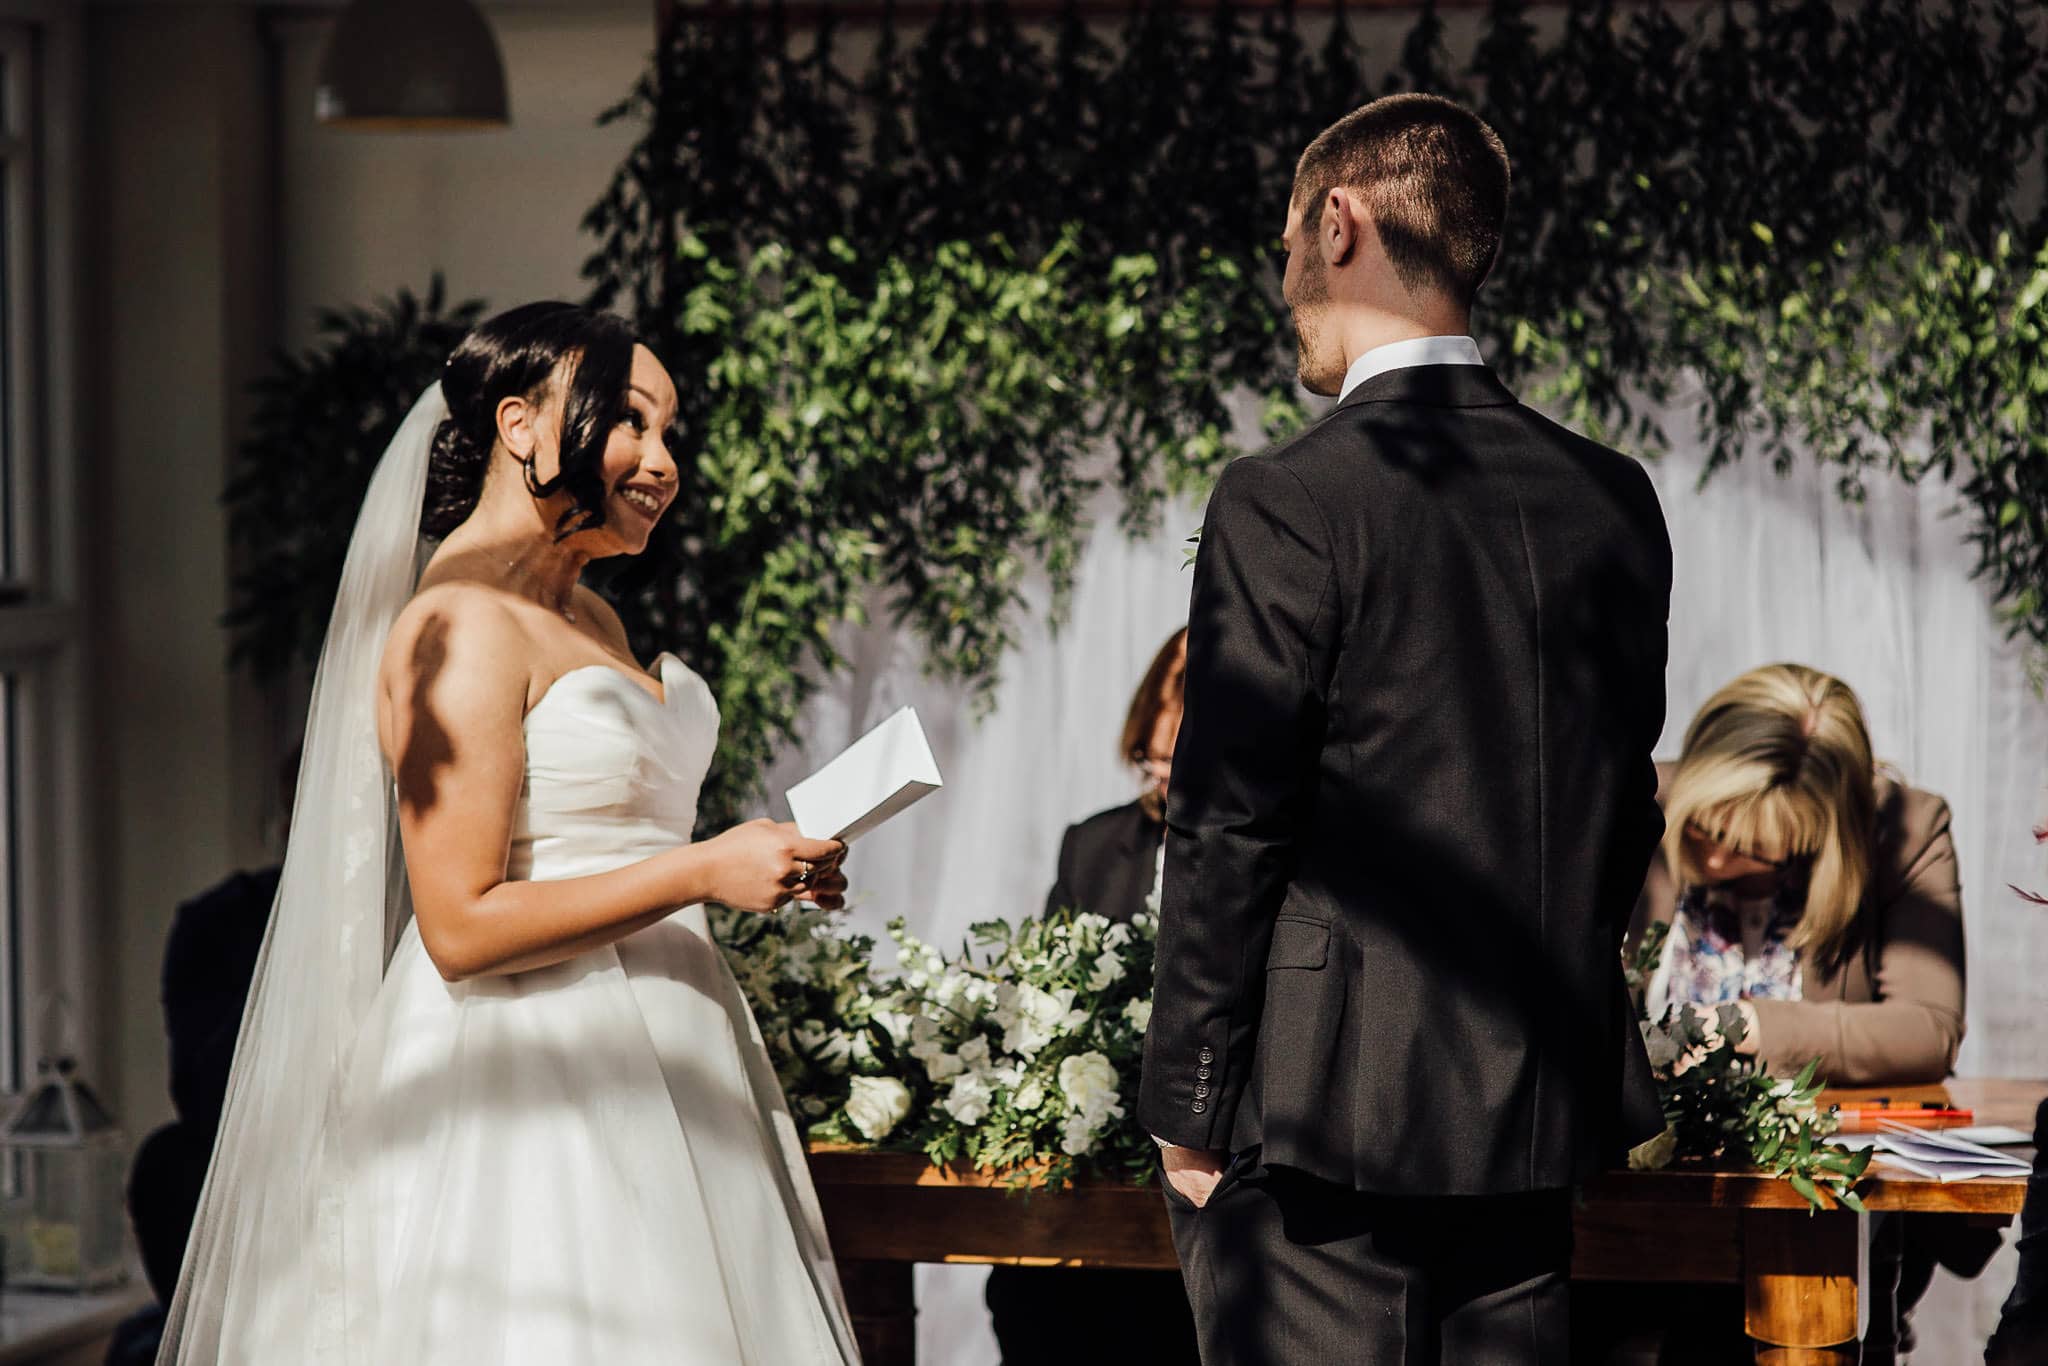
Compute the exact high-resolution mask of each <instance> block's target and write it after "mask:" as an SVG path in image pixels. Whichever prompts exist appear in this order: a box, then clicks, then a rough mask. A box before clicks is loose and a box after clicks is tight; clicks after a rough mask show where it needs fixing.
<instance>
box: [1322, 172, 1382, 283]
mask: <svg viewBox="0 0 2048 1366" xmlns="http://www.w3.org/2000/svg"><path fill="white" fill-rule="evenodd" d="M1318 229H1319V230H1318V231H1317V233H1316V246H1317V248H1318V250H1320V251H1321V252H1322V254H1323V264H1324V265H1325V266H1330V267H1341V266H1347V265H1350V264H1351V262H1352V261H1353V260H1354V259H1356V257H1357V255H1358V249H1359V247H1360V245H1361V237H1362V235H1363V234H1364V233H1365V232H1367V231H1368V230H1369V229H1368V227H1367V224H1366V219H1365V211H1364V206H1363V205H1361V204H1360V203H1359V202H1358V199H1357V198H1356V196H1354V195H1353V194H1352V193H1351V191H1349V190H1347V189H1345V188H1344V187H1343V186H1341V185H1338V186H1334V187H1332V188H1331V190H1330V192H1329V195H1328V197H1326V198H1325V199H1324V200H1323V215H1322V222H1321V223H1320V224H1319V225H1318Z"/></svg>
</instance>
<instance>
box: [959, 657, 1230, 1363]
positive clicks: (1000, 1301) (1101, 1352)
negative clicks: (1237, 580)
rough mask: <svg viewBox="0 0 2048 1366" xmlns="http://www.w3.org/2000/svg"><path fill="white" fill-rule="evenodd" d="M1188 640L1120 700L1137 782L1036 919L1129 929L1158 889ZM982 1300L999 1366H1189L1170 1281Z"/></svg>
mask: <svg viewBox="0 0 2048 1366" xmlns="http://www.w3.org/2000/svg"><path fill="white" fill-rule="evenodd" d="M1186 666H1187V631H1186V630H1185V629H1182V630H1179V631H1175V632H1174V633H1173V635H1172V637H1171V638H1169V639H1168V640H1167V642H1166V644H1165V645H1163V646H1161V647H1160V649H1159V653H1158V654H1157V655H1155V656H1154V657H1153V660H1152V666H1151V667H1150V668H1149V669H1147V670H1146V671H1145V677H1144V680H1143V681H1142V682H1140V683H1139V684H1138V690H1137V692H1136V693H1135V694H1133V696H1132V697H1131V705H1130V709H1129V710H1128V711H1127V712H1126V713H1125V716H1124V728H1123V735H1122V738H1121V739H1120V740H1119V741H1118V749H1117V753H1118V754H1119V756H1120V757H1122V758H1123V759H1124V760H1125V761H1126V762H1128V763H1129V764H1130V765H1131V766H1132V767H1133V768H1134V769H1136V770H1137V772H1138V773H1139V774H1140V775H1141V776H1142V778H1143V781H1144V784H1145V790H1144V791H1143V792H1142V793H1141V794H1140V795H1139V797H1138V799H1137V800H1136V801H1134V802H1126V803H1125V804H1124V805H1122V806H1116V807H1111V808H1110V809H1109V810H1107V811H1101V812H1097V813H1096V814H1095V815H1093V816H1090V817H1089V818H1088V819H1087V820H1084V821H1081V822H1079V823H1078V824H1075V825H1070V826H1068V827H1067V833H1066V837H1065V838H1064V839H1062V840H1061V841H1060V859H1059V876H1058V878H1057V880H1056V881H1055V882H1054V883H1053V886H1052V891H1051V892H1050V893H1049V894H1048V895H1047V896H1046V899H1045V913H1046V914H1047V915H1051V914H1053V913H1054V912H1056V911H1075V912H1092V913H1093V914H1096V915H1099V916H1104V917H1106V918H1108V919H1110V920H1118V921H1123V920H1129V919H1131V918H1132V917H1133V916H1135V915H1137V914H1138V913H1139V912H1140V911H1142V910H1144V909H1145V907H1146V904H1147V903H1148V902H1150V901H1151V900H1152V898H1153V894H1154V892H1155V891H1156V890H1157V887H1158V879H1159V854H1160V850H1161V848H1162V843H1163V841H1164V840H1165V838H1166V825H1165V820H1164V816H1165V810H1166V780H1167V775H1168V774H1169V773H1170V772H1171V770H1172V767H1173V746H1174V740H1175V738H1176V737H1177V736H1178V735H1179V733H1180V706H1181V678H1182V674H1183V672H1184V671H1185V669H1186ZM987 1301H988V1310H989V1319H990V1321H991V1323H992V1325H993V1326H994V1328H995V1334H996V1342H997V1344H998V1345H999V1346H1000V1347H1001V1349H1002V1354H1003V1366H1098V1364H1099V1366H1133V1363H1137V1362H1143V1363H1145V1364H1146V1366H1198V1363H1199V1361H1200V1355H1199V1353H1198V1352H1197V1351H1196V1347H1195V1321H1194V1316H1193V1314H1192V1313H1191V1312H1190V1311H1189V1308H1188V1296H1187V1290H1186V1288H1185V1287H1184V1286H1183V1285H1182V1284H1181V1278H1180V1273H1179V1272H1178V1271H1126V1270H1117V1269H1112V1268H1103V1269H1092V1268H1073V1269H1068V1268H1062V1267H1017V1266H999V1267H997V1268H995V1269H994V1270H993V1271H991V1272H989V1276H988V1290H987Z"/></svg>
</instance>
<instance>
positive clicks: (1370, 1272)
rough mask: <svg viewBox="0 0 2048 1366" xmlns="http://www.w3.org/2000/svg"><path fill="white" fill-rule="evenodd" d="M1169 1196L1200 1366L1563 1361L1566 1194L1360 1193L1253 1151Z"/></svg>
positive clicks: (1566, 1340) (1463, 1365) (1530, 1364)
mask: <svg viewBox="0 0 2048 1366" xmlns="http://www.w3.org/2000/svg"><path fill="white" fill-rule="evenodd" d="M1166 1201H1167V1206H1168V1209H1169V1211H1170V1213H1171V1215H1172V1219H1173V1240H1174V1246H1175V1248H1176V1250H1177V1251H1178V1252H1179V1254H1180V1264H1181V1270H1182V1272H1183V1274H1184V1275H1185V1277H1186V1279H1187V1287H1188V1298H1189V1300H1190V1301H1191V1302H1192V1303H1193V1305H1194V1310H1195V1328H1196V1331H1197V1332H1198V1333H1199V1334H1200V1336H1201V1340H1202V1362H1203V1366H1294V1364H1295V1363H1302V1364H1303V1366H1307V1364H1308V1363H1314V1364H1315V1366H1325V1363H1327V1364H1328V1366H1338V1363H1346V1364H1348V1363H1357V1364H1358V1366H1439V1364H1440V1366H1567V1363H1568V1361H1569V1352H1570V1311H1569V1298H1568V1293H1567V1290H1568V1285H1569V1279H1568V1278H1569V1275H1570V1271H1571V1248H1572V1231H1571V1228H1572V1226H1571V1194H1570V1192H1568V1191H1539V1192H1535V1193H1533V1194H1527V1195H1498V1196H1445V1197H1417V1198H1410V1197H1396V1196H1380V1195H1367V1194H1364V1193H1362V1192H1359V1191H1354V1190H1350V1189H1348V1188H1346V1187H1342V1186H1335V1185H1331V1184H1329V1183H1328V1182H1325V1181H1321V1180H1318V1179H1316V1178H1314V1177H1311V1176H1308V1175H1306V1174H1304V1173H1302V1172H1298V1171H1295V1170H1292V1169H1290V1168H1285V1167H1274V1168H1266V1167H1261V1166H1259V1165H1257V1163H1256V1160H1255V1155H1254V1154H1245V1155H1241V1156H1240V1157H1239V1158H1238V1160H1237V1162H1236V1163H1234V1164H1233V1165H1232V1167H1231V1169H1230V1171H1229V1172H1228V1173H1226V1174H1225V1176H1224V1178H1223V1181H1222V1183H1220V1184H1219V1185H1218V1186H1217V1188H1216V1194H1215V1195H1214V1196H1213V1197H1212V1198H1211V1199H1210V1201H1209V1203H1208V1204H1207V1205H1205V1206H1203V1207H1202V1208H1201V1209H1196V1208H1195V1207H1194V1206H1193V1205H1192V1204H1191V1203H1190V1202H1188V1201H1187V1200H1184V1199H1182V1198H1181V1197H1180V1195H1179V1194H1177V1193H1176V1192H1174V1191H1173V1189H1172V1188H1171V1187H1168V1189H1167V1193H1166Z"/></svg>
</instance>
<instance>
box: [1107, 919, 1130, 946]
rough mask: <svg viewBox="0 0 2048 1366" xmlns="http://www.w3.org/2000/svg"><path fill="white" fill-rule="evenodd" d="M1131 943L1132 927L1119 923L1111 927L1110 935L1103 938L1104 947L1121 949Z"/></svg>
mask: <svg viewBox="0 0 2048 1366" xmlns="http://www.w3.org/2000/svg"><path fill="white" fill-rule="evenodd" d="M1130 942H1131V927H1130V926H1129V925H1126V924H1124V923H1122V922H1121V921H1119V922H1118V923H1116V924H1114V925H1111V926H1110V927H1109V933H1107V934H1105V935H1103V936H1102V947H1104V948H1105V949H1120V948H1122V947H1123V946H1124V945H1126V944H1128V943H1130Z"/></svg>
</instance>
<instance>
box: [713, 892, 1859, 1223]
mask: <svg viewBox="0 0 2048 1366" xmlns="http://www.w3.org/2000/svg"><path fill="white" fill-rule="evenodd" d="M1158 924H1159V920H1158V905H1157V903H1156V901H1155V902H1154V903H1153V904H1152V905H1150V906H1149V907H1148V908H1147V910H1146V912H1145V913H1144V914H1141V915H1139V916H1137V917H1135V918H1134V919H1132V920H1131V921H1130V922H1129V923H1128V924H1115V923H1112V922H1111V921H1109V920H1106V919H1104V918H1103V917H1102V916H1099V915H1085V914H1084V915H1074V914H1069V913H1061V914H1056V915H1053V916H1049V917H1047V918H1046V919H1044V920H1034V921H1030V922H1027V923H1026V924H1023V925H1016V926H1012V925H1007V924H1004V923H1002V922H1000V921H991V922H989V923H987V924H981V925H976V926H974V927H973V929H972V931H971V932H970V933H971V937H970V941H969V943H968V945H967V946H965V947H963V948H962V950H961V951H960V953H959V954H958V955H957V956H956V957H952V958H948V957H947V956H945V955H944V954H942V953H940V952H939V951H938V950H937V949H935V948H933V947H932V946H931V945H929V944H926V943H925V942H923V941H922V940H920V939H918V938H917V937H916V936H914V935H912V934H911V933H910V932H909V930H908V929H906V928H905V926H904V924H903V922H902V921H901V920H898V921H895V922H893V923H892V924H891V925H890V927H889V937H890V938H891V939H893V940H894V941H895V942H896V946H897V950H898V954H899V963H898V967H897V972H896V974H895V975H894V976H893V977H890V976H885V975H882V974H880V973H878V972H877V971H876V970H875V968H874V966H873V956H874V947H875V945H874V941H873V940H872V939H870V938H868V937H866V936H863V935H847V934H843V933H841V932H840V930H839V928H838V926H837V924H836V922H835V920H834V918H833V917H832V916H831V915H829V914H827V913H826V912H823V911H818V910H814V909H806V908H797V909H793V910H788V911H784V912H782V913H781V914H779V915H775V916H757V915H741V914H738V913H736V912H721V913H720V914H719V916H718V917H717V919H716V921H715V929H716V931H717V933H718V936H719V938H720V940H721V941H722V942H723V943H724V945H725V947H726V955H727V958H728V960H729V961H730V962H731V963H732V968H733V973H734V975H735V976H736V977H737V978H738V980H739V984H740V988H741V990H742V991H743V992H744V993H745V994H746V997H747V1000H748V1001H749V1003H751V1005H752V1006H753V1010H754V1018H755V1020H756V1022H757V1023H758V1024H759V1026H760V1029H761V1035H762V1039H763V1041H764V1042H765V1043H766V1045H767V1048H768V1052H769V1055H770V1057H771V1058H772V1059H773V1060H774V1063H775V1070H776V1075H777V1076H778V1077H779V1078H780V1079H781V1081H782V1084H783V1087H784V1089H785V1091H786V1092H787V1094H788V1097H789V1102H790V1108H791V1109H792V1110H794V1111H795V1112H796V1113H797V1115H799V1116H800V1117H801V1118H802V1120H803V1122H804V1123H805V1124H806V1126H807V1127H808V1129H809V1131H810V1134H811V1136H812V1137H813V1138H817V1139H823V1140H827V1141H833V1142H843V1143H860V1144H867V1145H872V1146H879V1147H887V1148H898V1149H910V1150H915V1151H922V1152H924V1153H925V1154H926V1155H927V1156H928V1157H930V1158H931V1160H932V1161H933V1162H935V1163H941V1164H944V1163H950V1162H955V1161H963V1160H964V1161H967V1162H970V1163H972V1164H973V1165H974V1166H975V1167H977V1168H980V1169H982V1170H984V1171H1001V1172H1007V1173H1012V1174H1014V1175H1015V1176H1016V1177H1017V1179H1018V1181H1019V1184H1025V1183H1029V1184H1032V1185H1039V1184H1043V1185H1046V1186H1049V1187H1052V1188H1055V1189H1057V1188H1058V1187H1061V1186H1064V1185H1065V1184H1067V1183H1068V1182H1069V1181H1070V1180H1072V1178H1073V1177H1074V1176H1075V1175H1076V1174H1077V1172H1079V1171H1081V1170H1083V1169H1084V1168H1085V1169H1087V1170H1090V1171H1093V1172H1096V1173H1098V1174H1103V1175H1111V1176H1121V1177H1123V1178H1126V1179H1129V1180H1134V1181H1141V1182H1142V1181H1148V1180H1150V1179H1152V1177H1153V1174H1154V1173H1155V1171H1156V1170H1157V1161H1158V1159H1157V1154H1156V1152H1155V1151H1154V1147H1153V1144H1152V1141H1151V1140H1150V1139H1149V1138H1148V1137H1146V1136H1145V1135H1144V1134H1143V1133H1142V1132H1140V1131H1139V1130H1138V1129H1137V1127H1136V1126H1135V1125H1134V1124H1133V1123H1131V1122H1130V1121H1131V1116H1132V1114H1133V1113H1134V1111H1135V1110H1136V1108H1137V1095H1138V1073H1139V1066H1140V1063H1141V1061H1142V1059H1143V1056H1144V1050H1145V1030H1146V1027H1147V1026H1148V1025H1150V1023H1151V1020H1152V963H1153V953H1154V949H1155V942H1156V939H1157V936H1158ZM1657 949H1658V940H1657V938H1656V936H1655V935H1652V936H1650V937H1649V939H1648V940H1647V941H1646V942H1645V944H1643V945H1642V946H1640V947H1639V948H1638V950H1637V952H1636V954H1635V955H1634V956H1633V958H1632V959H1631V961H1630V962H1629V963H1628V964H1627V968H1628V974H1629V980H1630V987H1631V990H1632V992H1633V994H1634V995H1635V998H1636V1006H1637V1010H1638V1011H1639V1012H1641V1011H1642V1010H1643V984H1644V982H1645V981H1646V980H1647V975H1648V968H1649V965H1650V964H1651V963H1653V962H1654V961H1655V958H1656V953H1657ZM1641 1023H1642V1027H1643V1033H1644V1038H1645V1042H1646V1043H1647V1045H1648V1048H1649V1054H1650V1061H1651V1064H1652V1066H1653V1067H1654V1069H1655V1071H1656V1076H1657V1084H1658V1089H1659V1091H1660V1093H1661V1095H1662V1099H1663V1102H1664V1113H1665V1117H1666V1119H1667V1120H1668V1121H1670V1127H1669V1128H1667V1129H1666V1130H1665V1132H1664V1133H1663V1134H1662V1135H1660V1136H1659V1137H1658V1138H1657V1139H1655V1140H1652V1141H1651V1142H1650V1143H1646V1144H1644V1145H1643V1146H1642V1147H1641V1148H1639V1149H1638V1150H1637V1151H1636V1152H1635V1153H1633V1154H1631V1157H1630V1165H1631V1166H1633V1167H1637V1168H1655V1167H1662V1166H1666V1165H1668V1164H1670V1163H1672V1162H1674V1161H1685V1160H1711V1159H1715V1158H1724V1157H1726V1158H1734V1159H1736V1160H1746V1161H1747V1162H1749V1163H1750V1164H1752V1165H1754V1166H1757V1167H1760V1168H1762V1169H1763V1170H1765V1171H1768V1172H1771V1173H1772V1174H1773V1175H1776V1176H1780V1177H1783V1178H1784V1179H1786V1180H1787V1181H1789V1182H1790V1183H1791V1184H1792V1186H1793V1187H1794V1189H1796V1190H1797V1191H1798V1192H1799V1193H1800V1194H1801V1195H1802V1196H1804V1197H1805V1198H1806V1199H1807V1200H1808V1201H1809V1202H1811V1203H1812V1204H1813V1205H1814V1207H1815V1208H1821V1207H1823V1206H1824V1205H1825V1204H1828V1203H1840V1204H1842V1205H1846V1206H1848V1207H1849V1208H1851V1209H1857V1208H1860V1207H1861V1202H1860V1200H1859V1199H1858V1197H1857V1195H1856V1191H1855V1187H1856V1186H1857V1184H1858V1183H1859V1182H1860V1180H1861V1179H1862V1177H1863V1172H1864V1166H1865V1164H1866V1163H1868V1162H1869V1160H1870V1155H1869V1153H1868V1151H1865V1152H1861V1153H1850V1152H1847V1151H1845V1150H1843V1149H1842V1148H1840V1147H1838V1146H1836V1145H1834V1144H1831V1143H1829V1142H1827V1141H1826V1140H1827V1138H1828V1136H1829V1135H1830V1134H1832V1133H1833V1132H1834V1127H1835V1120H1834V1115H1833V1114H1832V1113H1831V1112H1823V1111H1821V1110H1820V1109H1819V1108H1818V1106H1817V1104H1816V1097H1817V1095H1818V1093H1819V1091H1820V1088H1821V1083H1820V1081H1819V1080H1818V1078H1817V1076H1816V1073H1817V1071H1818V1063H1816V1064H1814V1065H1812V1066H1809V1067H1807V1068H1806V1070H1805V1071H1804V1072H1803V1073H1801V1074H1800V1076H1799V1077H1797V1078H1796V1079H1793V1080H1790V1081H1784V1080H1776V1079H1773V1078H1770V1077H1768V1076H1766V1075H1765V1074H1764V1073H1763V1072H1762V1070H1761V1069H1759V1068H1758V1067H1757V1066H1756V1064H1755V1062H1754V1060H1753V1059H1750V1058H1746V1057H1743V1056H1741V1055H1740V1054H1738V1053H1737V1051H1736V1049H1735V1043H1736V1042H1738V1041H1739V1040H1740V1038H1741V1029H1742V1024H1741V1018H1740V1014H1739V1012H1737V1011H1735V1010H1734V1009H1733V1008H1724V1009H1723V1010H1722V1011H1721V1012H1719V1020H1718V1032H1717V1033H1716V1032H1713V1031H1710V1030H1709V1029H1708V1027H1707V1026H1708V1024H1709V1020H1708V1018H1707V1016H1706V1015H1705V1014H1704V1013H1703V1012H1701V1011H1697V1010H1685V1011H1678V1012H1674V1014H1673V1016H1672V1018H1670V1019H1667V1020H1661V1021H1652V1020H1650V1019H1648V1018H1647V1017H1645V1018H1643V1019H1642V1021H1641ZM1682 1058H1683V1059H1687V1060H1688V1061H1689V1065H1687V1066H1684V1067H1681V1066H1680V1065H1679V1062H1680V1059H1682ZM1830 1197H1831V1198H1830Z"/></svg>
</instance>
